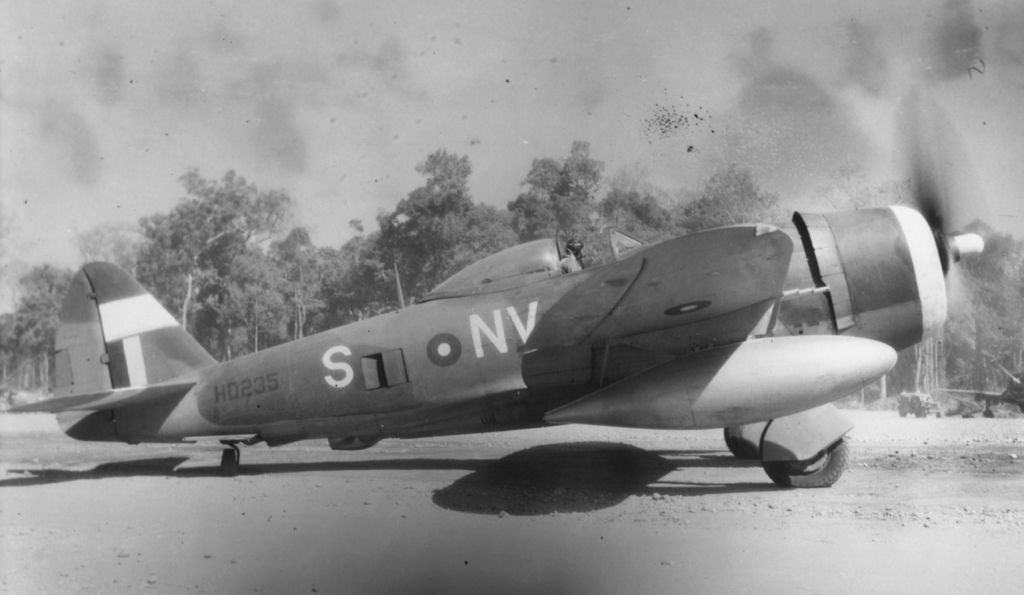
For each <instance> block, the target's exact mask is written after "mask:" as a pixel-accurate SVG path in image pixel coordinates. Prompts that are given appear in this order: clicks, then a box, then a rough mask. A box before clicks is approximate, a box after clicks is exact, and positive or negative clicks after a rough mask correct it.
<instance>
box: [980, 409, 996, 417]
mask: <svg viewBox="0 0 1024 595" xmlns="http://www.w3.org/2000/svg"><path fill="white" fill-rule="evenodd" d="M982 415H984V416H985V417H989V418H992V417H995V416H996V412H995V411H992V410H991V409H986V410H985V411H983V412H982Z"/></svg>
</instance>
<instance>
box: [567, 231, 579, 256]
mask: <svg viewBox="0 0 1024 595" xmlns="http://www.w3.org/2000/svg"><path fill="white" fill-rule="evenodd" d="M565 251H566V252H568V253H569V254H572V255H573V256H575V257H576V258H579V257H580V255H581V254H582V253H583V240H581V239H579V237H577V236H573V237H571V238H569V241H568V242H566V244H565Z"/></svg>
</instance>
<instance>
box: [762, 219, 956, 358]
mask: <svg viewBox="0 0 1024 595" xmlns="http://www.w3.org/2000/svg"><path fill="white" fill-rule="evenodd" d="M793 223H794V224H795V226H796V235H797V236H798V238H799V242H794V243H795V244H796V245H797V246H802V248H803V252H804V256H805V258H801V257H800V254H798V252H799V248H798V249H797V250H795V251H794V254H793V259H792V261H791V264H790V271H789V278H788V279H787V282H786V293H785V294H784V298H783V301H782V304H781V307H780V311H779V320H778V322H779V325H778V326H777V328H776V332H777V334H833V333H835V334H841V335H850V336H856V337H865V338H870V339H876V340H879V341H882V342H884V343H887V344H889V345H890V346H892V347H893V348H894V349H897V350H899V349H903V348H905V347H909V346H910V345H913V344H915V343H918V342H919V341H921V339H922V338H924V337H927V336H929V335H930V334H931V333H934V332H936V331H938V330H939V329H940V328H941V327H942V325H943V323H944V322H945V320H946V287H945V280H944V275H943V266H942V262H941V259H940V255H939V250H938V248H937V246H936V240H935V236H934V235H933V233H932V230H931V228H930V227H929V225H928V223H927V221H925V219H924V217H923V216H922V215H921V214H920V213H918V212H917V211H914V210H913V209H909V208H906V207H900V206H893V207H886V208H875V209H863V210H857V211H845V212H836V213H829V214H824V215H817V214H805V213H796V214H794V216H793ZM787 331H788V333H787Z"/></svg>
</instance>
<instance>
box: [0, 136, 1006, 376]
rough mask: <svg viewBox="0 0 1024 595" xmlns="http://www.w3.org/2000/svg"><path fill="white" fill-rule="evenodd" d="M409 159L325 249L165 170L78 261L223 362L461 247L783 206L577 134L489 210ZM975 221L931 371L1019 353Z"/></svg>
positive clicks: (772, 211) (35, 285)
mask: <svg viewBox="0 0 1024 595" xmlns="http://www.w3.org/2000/svg"><path fill="white" fill-rule="evenodd" d="M416 171H417V173H419V174H420V175H421V176H422V177H423V183H422V185H421V186H419V187H417V188H415V189H413V190H412V191H411V192H409V193H408V195H407V196H406V197H405V198H403V199H401V200H400V201H399V202H398V203H397V205H396V206H395V208H394V209H393V210H391V211H381V212H379V213H378V214H377V221H376V222H377V230H376V231H373V232H371V233H366V232H365V231H364V227H363V223H362V222H361V221H357V220H353V221H350V222H349V225H350V226H351V227H352V230H353V232H354V236H353V237H352V239H350V240H348V241H347V242H345V243H344V244H342V245H341V246H339V247H331V246H316V245H315V244H314V243H313V242H312V240H311V238H310V234H309V232H308V230H307V229H306V228H305V227H303V226H301V225H296V223H295V221H294V215H293V207H294V203H293V200H292V198H291V197H290V196H289V195H288V193H287V192H285V191H282V190H265V189H260V188H259V187H257V186H256V185H255V184H253V183H251V182H249V181H248V180H246V179H245V178H243V177H242V176H239V175H237V174H236V173H235V172H232V171H229V172H227V173H226V174H224V175H223V176H222V177H221V178H220V179H207V178H204V177H203V176H202V175H201V174H200V172H199V171H198V170H191V171H188V172H186V173H185V174H184V175H183V176H182V177H181V184H182V186H183V189H184V192H185V195H184V197H182V198H181V199H180V200H179V201H178V203H177V204H176V205H175V206H174V208H172V209H171V210H170V211H169V212H167V213H156V214H153V215H150V216H147V217H144V218H142V219H141V220H140V221H139V222H138V224H137V225H133V226H113V227H110V226H108V227H103V228H97V229H94V230H91V231H89V232H86V233H84V234H83V235H82V236H81V237H80V238H79V247H80V251H81V253H82V256H83V260H85V261H91V260H107V261H111V262H114V263H115V264H118V265H119V266H121V267H122V268H124V269H126V270H127V271H129V272H130V273H132V274H133V275H135V277H136V278H137V279H138V280H139V282H140V283H141V284H142V285H143V286H145V287H146V288H147V289H149V290H150V291H151V292H152V293H153V295H154V296H156V298H157V299H158V300H159V301H160V302H161V303H162V304H163V305H164V306H165V307H166V308H167V310H168V311H169V312H171V313H172V314H174V315H175V316H176V317H177V318H178V319H179V321H180V322H181V323H182V324H183V325H184V326H185V327H186V328H187V329H188V331H189V332H190V333H192V334H193V336H195V337H196V339H197V340H198V341H199V342H200V343H201V344H202V345H203V346H204V347H205V348H206V349H207V350H208V351H210V353H211V354H213V355H214V356H215V357H217V358H218V359H221V360H226V359H231V358H233V357H238V356H239V355H243V354H246V353H250V352H254V351H258V350H260V349H264V348H266V347H269V346H272V345H276V344H280V343H283V342H286V341H289V340H293V339H298V338H301V337H303V336H306V335H309V334H312V333H316V332H320V331H323V330H327V329H329V328H332V327H335V326H339V325H342V324H345V323H348V322H352V321H355V320H359V319H362V318H366V317H369V316H373V315H376V314H379V313H382V312H386V311H389V310H393V309H395V308H397V306H398V302H397V297H396V286H397V283H398V282H399V281H400V283H401V286H402V288H403V290H404V293H405V295H406V296H408V297H409V298H411V299H415V298H416V297H418V296H422V295H424V294H425V293H427V292H429V291H430V290H431V289H432V288H433V287H435V286H436V285H438V284H439V283H440V282H441V281H443V280H444V279H446V278H447V277H448V276H450V275H451V274H453V273H454V272H456V271H458V270H459V269H461V268H462V267H464V266H466V265H468V264H470V263H472V262H474V261H475V260H478V259H479V258H481V257H483V256H486V255H488V254H491V253H493V252H496V251H498V250H500V249H502V248H505V247H508V246H512V245H514V244H517V243H520V242H523V241H528V240H532V239H536V238H542V237H554V236H559V237H562V238H563V239H564V238H566V237H568V236H570V235H575V236H579V237H581V238H582V239H583V240H584V242H585V244H586V246H587V248H586V251H585V254H586V257H587V260H588V264H591V265H592V264H597V263H600V262H604V261H607V260H609V259H610V258H611V255H610V254H609V252H608V248H607V242H606V240H605V236H604V231H605V230H606V229H607V228H608V227H614V228H615V229H618V230H621V231H623V232H625V233H628V234H630V235H632V236H634V237H636V238H638V239H640V240H643V241H656V240H659V239H663V238H665V237H670V236H675V235H680V234H684V233H690V232H693V231H697V230H700V229H706V228H710V227H716V226H720V225H728V224H734V223H741V222H750V221H760V222H769V223H782V222H784V221H785V220H786V218H787V215H788V214H787V213H786V212H785V211H784V210H783V209H782V208H781V207H780V205H779V199H778V197H777V196H776V195H774V194H771V193H768V192H764V191H762V190H761V189H760V188H759V187H758V185H757V183H756V181H755V180H754V178H753V176H752V174H751V172H750V170H748V169H746V168H743V167H740V166H737V165H730V166H728V167H725V168H723V169H721V170H719V171H717V172H715V173H714V174H712V175H711V176H710V177H709V178H708V179H707V180H706V181H705V183H704V184H703V186H702V187H701V188H700V189H699V190H696V191H686V190H680V191H676V192H667V191H665V190H662V189H659V188H657V187H655V186H654V185H652V184H650V183H649V182H648V181H647V179H646V176H645V175H644V172H643V171H642V170H638V169H636V168H634V169H632V170H630V169H623V170H621V171H619V172H617V173H616V174H615V175H614V176H606V174H605V164H604V163H603V162H601V161H599V160H597V159H595V158H594V157H593V156H591V153H590V146H589V144H588V143H586V142H582V141H576V142H574V143H572V146H571V147H570V150H569V153H568V155H565V156H562V157H546V158H540V159H534V160H533V162H532V164H531V166H530V169H529V171H528V172H526V175H525V177H524V178H523V180H522V183H521V188H522V190H521V192H520V193H519V194H518V195H517V196H516V197H515V198H514V199H512V200H510V201H509V202H508V203H507V206H506V208H505V209H499V208H496V207H493V206H490V205H485V204H482V203H478V202H476V201H475V200H474V199H473V197H472V195H471V193H470V191H469V177H470V175H471V173H472V165H471V163H470V160H469V158H468V157H467V156H463V155H457V154H454V153H450V152H448V151H446V150H444V149H440V150H437V151H435V152H434V153H431V154H430V155H428V156H427V157H426V159H425V160H424V161H423V162H422V163H420V164H419V165H417V166H416ZM850 179H851V176H850V172H848V171H847V172H843V173H842V184H839V185H837V188H834V189H830V191H829V192H830V194H829V196H828V200H829V201H830V202H832V203H833V206H838V205H835V204H834V203H836V202H837V196H836V195H837V194H839V195H842V196H840V197H839V198H838V201H839V202H846V203H847V204H856V205H857V206H864V205H863V204H862V203H863V202H864V196H865V195H866V194H873V195H876V196H877V198H878V200H879V202H895V200H893V196H892V194H893V193H892V192H886V191H879V190H877V189H874V190H871V191H870V192H869V191H868V190H869V189H867V188H866V185H865V184H860V185H857V184H851V183H850ZM897 194H898V193H897ZM844 197H845V198H844ZM896 198H897V199H898V196H897V197H896ZM844 206H845V205H844ZM977 225H979V226H980V225H981V224H977ZM983 231H984V232H985V234H986V236H987V237H988V238H989V250H988V252H987V253H986V257H985V258H984V259H979V260H978V261H977V262H973V263H969V264H968V265H967V267H965V271H964V273H963V275H964V279H963V281H964V283H963V286H964V289H963V292H964V293H965V294H966V297H965V299H967V300H968V301H969V302H970V303H971V304H972V307H971V308H970V311H969V313H967V314H964V313H963V312H960V313H957V314H955V315H954V316H953V317H952V319H951V322H950V324H949V325H948V328H947V330H946V333H945V336H944V337H943V338H942V339H941V347H940V348H939V349H938V352H939V353H941V358H935V359H936V360H937V359H942V361H943V362H944V363H943V365H939V366H937V367H938V368H939V369H941V375H942V376H943V378H942V381H943V382H948V381H950V380H951V379H952V380H953V381H954V382H960V383H961V384H965V383H966V384H969V383H970V382H971V381H975V380H978V379H979V373H978V371H977V367H978V366H982V367H984V366H985V365H986V364H985V363H984V362H979V361H977V359H978V358H977V357H975V355H974V354H975V353H976V352H977V351H978V350H977V349H976V348H975V347H976V345H979V344H984V345H985V346H986V349H987V351H988V352H989V353H990V354H994V355H993V357H1002V358H1003V359H1002V360H1001V361H1003V362H1004V364H1005V363H1006V362H1007V360H1006V358H1005V357H1004V356H1009V357H1010V358H1011V359H1012V358H1016V361H1015V362H1013V363H1015V364H1016V365H1017V366H1018V367H1020V364H1022V363H1024V362H1022V361H1021V358H1022V352H1021V345H1022V335H1024V332H1022V329H1021V321H1024V312H1022V307H1021V303H1022V302H1024V270H1022V265H1021V261H1022V256H1024V246H1022V243H1021V242H1019V241H1016V240H1014V239H1013V238H1012V237H1010V236H1004V235H999V234H995V233H994V232H992V231H991V230H987V229H985V230H983ZM72 274H73V273H72V271H70V270H67V269H64V268H60V267H56V266H53V265H49V264H44V265H39V266H36V267H33V268H32V269H31V270H29V271H28V273H27V274H25V275H24V276H23V277H22V278H21V279H20V282H19V290H20V298H19V299H18V301H17V305H16V309H15V311H14V312H13V313H9V314H4V315H2V316H0V336H2V341H0V366H2V369H0V373H2V376H0V386H2V385H3V384H7V385H10V386H11V387H22V388H37V389H38V388H45V387H46V386H47V385H48V383H49V375H50V371H51V369H52V345H53V337H54V334H55V332H56V326H57V317H58V313H59V308H60V300H61V299H62V297H63V295H64V292H65V290H66V288H67V286H68V283H69V282H70V279H71V276H72ZM396 275H397V280H396ZM952 312H954V310H953V309H952V308H951V313H952ZM1011 321H1013V322H1012V325H1015V326H1012V328H1011ZM931 349H932V350H933V351H934V350H935V348H934V347H932V348H931ZM915 353H917V352H916V351H915ZM901 359H906V358H901ZM912 359H913V361H911V363H909V364H906V363H903V362H901V367H903V368H907V369H911V368H913V369H914V373H916V370H917V369H918V368H919V367H920V366H919V364H920V360H921V357H920V356H917V357H915V358H912ZM897 375H898V376H899V375H900V372H899V370H898V371H897ZM902 375H903V376H907V375H908V373H907V372H903V373H902ZM982 376H984V373H983V374H982ZM986 380H990V379H986V378H984V377H982V378H981V381H986ZM906 382H917V383H920V379H918V378H910V379H907V380H906Z"/></svg>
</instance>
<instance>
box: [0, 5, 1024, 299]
mask: <svg viewBox="0 0 1024 595" xmlns="http://www.w3.org/2000/svg"><path fill="white" fill-rule="evenodd" d="M0 10H2V14H0V58H2V63H0V76H2V80H0V82H2V87H0V92H2V101H0V110H2V111H0V151H2V152H0V193H2V198H3V202H2V208H3V213H2V215H3V221H4V222H5V225H6V229H4V230H0V231H2V232H3V237H2V242H3V245H2V251H0V259H2V261H0V292H2V293H0V310H3V309H4V307H5V306H8V304H7V303H5V302H7V301H9V297H8V296H9V295H10V284H11V283H12V281H13V277H14V276H15V274H16V273H17V271H20V270H23V268H24V267H25V266H26V265H30V264H35V263H39V262H43V261H52V262H56V263H59V264H64V265H68V266H76V265H78V264H79V261H80V257H79V254H78V248H77V243H76V239H77V236H78V234H79V233H80V232H82V231H85V230H88V229H91V228H94V227H96V226H97V225H100V224H104V223H119V222H134V221H137V220H138V219H139V218H140V217H142V216H146V215H150V214H153V213H156V212H161V211H167V210H169V209H170V208H171V207H172V206H173V205H174V204H175V202H176V201H177V200H178V199H179V198H180V197H181V196H182V195H183V192H182V188H181V185H180V183H179V181H178V178H179V177H180V176H181V175H182V174H183V173H185V172H186V171H187V170H188V169H189V168H191V167H197V168H199V170H200V171H201V173H202V174H203V175H204V176H206V177H209V178H219V177H220V176H221V175H223V173H224V172H225V171H227V170H229V169H234V170H235V171H237V172H238V173H239V174H240V175H242V176H244V177H246V178H247V179H248V180H250V181H252V182H254V183H256V184H257V185H259V186H260V187H261V188H280V189H284V190H286V191H287V192H288V193H289V194H290V195H291V196H292V198H293V199H294V200H295V202H296V203H297V205H298V221H297V222H298V223H301V224H305V225H306V226H308V227H309V228H310V229H311V231H312V233H313V238H314V241H315V242H316V243H317V244H320V245H339V244H340V243H342V242H343V241H345V240H346V239H348V238H349V237H351V234H352V233H353V232H352V230H351V229H350V228H349V225H348V222H349V221H350V220H352V219H361V220H363V221H364V222H365V223H367V224H368V226H369V227H372V224H373V221H374V217H375V215H376V213H377V211H378V210H381V209H388V210H389V209H392V208H393V207H394V205H395V204H396V203H397V202H398V201H399V200H400V199H401V198H403V197H404V196H406V194H408V192H409V191H410V190H412V189H413V188H415V187H417V186H418V185H420V183H421V182H422V178H421V177H420V176H419V175H418V174H417V173H416V172H415V169H414V168H415V166H416V165H417V163H419V162H421V161H422V160H423V158H424V157H425V156H426V155H427V154H429V153H430V152H432V151H434V150H436V149H438V148H445V149H448V150H449V151H452V152H456V153H459V154H466V155H468V156H469V157H470V160H471V162H472V165H473V175H472V177H471V180H470V184H471V190H472V192H473V196H474V198H475V199H476V200H478V201H483V202H487V203H490V204H494V205H496V206H499V207H503V206H504V205H505V204H506V203H507V202H508V201H510V200H513V199H514V198H515V197H516V195H517V194H518V193H519V192H520V191H521V187H520V186H519V183H520V181H521V180H522V179H523V177H524V176H525V174H526V172H527V171H528V169H529V167H530V162H531V160H532V159H534V158H538V157H562V156H565V155H567V154H568V151H569V147H570V145H571V143H572V141H573V140H576V139H579V140H587V141H590V143H591V152H592V155H593V156H594V157H596V158H598V159H601V160H603V161H604V162H605V163H606V166H607V170H606V173H607V174H609V175H612V174H614V173H615V171H616V170H617V169H619V168H620V167H622V166H630V165H633V164H640V165H642V166H643V167H644V168H646V169H647V171H648V172H649V173H650V177H651V180H652V181H653V182H654V183H656V184H658V185H659V186H661V187H664V188H666V189H675V188H679V187H695V186H698V185H699V184H700V183H701V181H702V180H704V179H705V178H706V177H707V176H708V175H710V173H712V172H713V171H714V169H715V168H716V167H719V166H721V165H723V164H725V163H728V162H731V161H737V162H739V163H741V164H745V165H748V166H750V167H752V168H753V169H754V171H755V172H756V173H757V175H758V179H759V181H760V182H761V183H762V186H763V187H765V188H766V189H768V190H772V191H775V192H778V193H779V194H780V195H782V196H783V197H784V199H786V200H787V202H788V204H793V205H800V206H803V207H807V206H810V207H812V208H813V207H814V206H817V204H818V203H816V201H815V197H816V195H817V193H818V192H819V191H820V190H821V189H822V188H823V187H824V186H826V185H827V184H828V183H829V181H830V180H833V179H834V178H835V174H834V172H835V171H836V170H837V169H838V168H839V167H841V166H843V165H849V164H854V165H856V166H858V167H861V168H862V169H863V170H864V171H865V172H867V175H868V176H870V177H871V178H878V179H884V178H886V177H891V176H893V175H894V174H893V168H892V163H893V146H894V145H893V142H892V139H893V130H894V128H893V118H894V114H893V111H894V109H893V108H894V106H895V105H896V104H897V100H898V98H899V97H900V96H901V95H902V94H903V93H904V92H905V91H906V89H908V88H909V87H910V86H911V85H912V84H915V83H919V82H921V81H927V82H928V83H929V85H930V91H929V93H930V94H932V95H934V96H935V97H936V98H938V100H939V101H940V102H941V104H942V105H943V106H944V107H945V108H946V110H947V112H948V113H949V114H950V116H951V119H952V120H953V121H954V122H955V123H956V126H957V127H958V128H959V130H960V133H961V135H962V137H963V143H964V146H965V147H966V153H967V154H968V155H969V156H970V160H971V163H972V167H973V169H974V171H975V173H976V175H977V179H978V180H979V182H978V184H979V188H978V191H979V194H980V195H982V196H984V197H985V199H986V200H987V201H988V203H989V205H990V210H991V211H993V213H992V218H993V222H994V223H996V224H997V225H999V226H1000V228H1001V229H1004V230H1007V231H1013V232H1014V233H1017V234H1018V235H1019V234H1020V233H1021V232H1020V231H1019V230H1020V229H1022V228H1024V140H1022V139H1024V109H1022V108H1021V107H1020V106H1021V104H1022V99H1024V35H1022V34H1021V31H1024V4H1022V3H1021V2H1019V1H1014V2H998V1H994V2H974V3H971V2H960V1H955V2H947V1H944V0H943V1H936V2H931V3H928V2H918V1H907V2H892V1H889V0H878V1H869V2H857V3H846V2H816V1H810V0H808V1H806V2H771V3H768V2H765V3H763V4H759V3H752V2H748V1H746V0H743V1H736V2H723V1H717V0H715V1H711V0H709V1H707V2H679V1H677V0H668V1H665V2H635V3H634V2H592V1H591V2H556V1H553V0H546V1H543V2H512V1H496V2H429V3H427V2H419V3H412V2H409V3H401V4H400V3H389V2H380V1H377V0H375V1H373V2H366V3H361V2H350V1H345V2H332V1H329V0H316V1H309V2H287V3H286V2H249V1H246V2H188V1H183V2H167V1H163V0H162V1H154V2H142V1H132V2H128V1H123V2H102V1H92V2H80V1H68V2H56V1H48V2H38V1H35V0H32V1H18V0H7V1H6V2H4V3H2V4H0ZM821 208H822V209H823V210H828V209H829V206H828V205H823V206H821Z"/></svg>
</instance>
